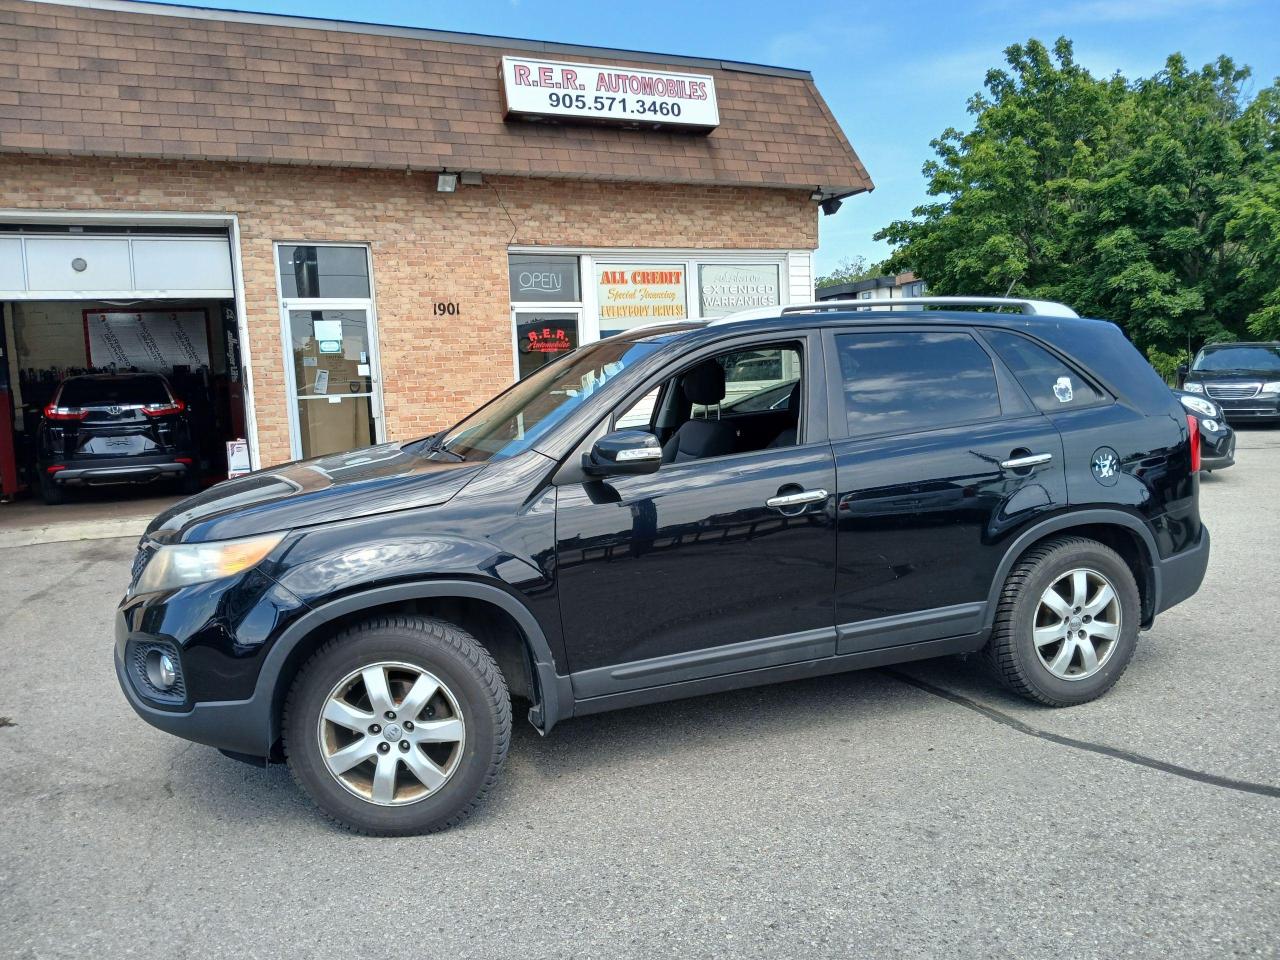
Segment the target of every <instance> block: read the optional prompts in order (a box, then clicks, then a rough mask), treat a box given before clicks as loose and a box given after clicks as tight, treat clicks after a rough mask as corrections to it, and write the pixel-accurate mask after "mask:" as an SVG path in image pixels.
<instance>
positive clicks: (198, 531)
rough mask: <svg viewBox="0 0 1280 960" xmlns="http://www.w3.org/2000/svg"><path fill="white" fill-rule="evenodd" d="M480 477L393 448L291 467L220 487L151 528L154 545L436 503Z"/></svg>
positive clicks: (461, 466) (468, 466) (474, 468)
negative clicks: (156, 542)
mask: <svg viewBox="0 0 1280 960" xmlns="http://www.w3.org/2000/svg"><path fill="white" fill-rule="evenodd" d="M484 469H485V464H484V463H456V462H453V461H446V460H443V459H441V460H436V459H433V458H432V457H430V456H419V455H417V454H413V453H409V452H407V451H405V450H402V449H401V448H400V445H399V444H393V443H388V444H382V445H380V446H376V447H368V448H366V449H364V450H352V451H349V452H347V453H340V454H334V455H331V456H327V457H317V458H315V459H312V460H298V461H295V462H293V463H286V464H283V465H282V466H278V467H271V468H269V469H267V470H259V471H258V472H256V473H251V474H248V475H247V476H244V477H238V478H236V479H235V480H228V481H226V482H224V483H219V484H218V485H216V486H214V487H210V488H209V489H208V490H206V491H205V492H204V493H201V494H198V495H197V496H194V497H189V498H187V499H186V500H183V501H181V502H180V503H176V504H174V505H173V506H172V507H170V508H169V509H168V510H166V511H165V512H164V513H162V514H160V515H159V516H158V517H156V518H155V519H154V520H152V521H151V525H150V526H148V527H147V535H148V536H150V537H151V538H152V539H154V540H156V541H159V542H161V543H176V542H179V541H183V542H191V541H204V540H230V539H233V538H235V537H247V536H252V535H253V534H257V533H270V532H272V531H275V530H289V529H293V528H295V527H307V526H313V525H315V524H320V523H327V522H330V521H333V520H344V519H351V518H354V517H367V516H371V515H373V514H377V513H389V512H391V511H394V510H408V509H411V508H413V507H426V506H432V505H433V504H439V503H444V502H445V501H446V500H448V499H449V498H451V497H452V496H453V495H454V494H456V493H457V492H458V491H459V490H461V489H462V488H463V487H464V486H466V485H467V483H469V482H470V481H471V480H472V479H473V478H474V477H476V476H477V475H478V474H479V473H480V472H482V471H483V470H484Z"/></svg>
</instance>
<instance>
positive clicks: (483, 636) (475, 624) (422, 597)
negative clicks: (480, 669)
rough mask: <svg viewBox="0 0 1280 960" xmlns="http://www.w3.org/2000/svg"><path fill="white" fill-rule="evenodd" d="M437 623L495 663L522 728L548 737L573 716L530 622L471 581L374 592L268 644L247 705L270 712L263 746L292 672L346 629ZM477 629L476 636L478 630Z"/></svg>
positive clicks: (510, 601)
mask: <svg viewBox="0 0 1280 960" xmlns="http://www.w3.org/2000/svg"><path fill="white" fill-rule="evenodd" d="M390 611H396V612H402V613H403V612H411V613H416V614H422V615H429V616H438V617H441V618H442V619H446V620H449V621H450V622H454V623H457V625H458V626H460V627H462V628H464V629H469V630H471V631H472V632H475V633H477V636H476V640H477V641H478V642H479V643H480V644H481V646H484V647H485V648H486V649H487V650H488V651H489V652H490V653H491V654H492V655H493V657H494V659H495V660H496V661H497V663H498V666H499V668H500V669H501V670H502V671H503V674H504V676H506V677H507V678H508V682H509V683H510V685H511V687H512V692H513V693H515V694H517V695H519V696H524V697H527V698H528V699H529V701H530V702H531V703H532V706H531V708H530V710H529V721H530V722H531V723H532V724H533V725H534V727H535V728H537V730H538V731H539V732H540V733H544V734H545V733H547V732H548V731H550V729H551V728H552V727H553V726H554V725H555V724H556V723H557V722H558V721H559V720H562V719H565V718H566V717H567V716H569V715H571V713H572V705H573V700H572V697H571V696H569V697H567V698H566V696H565V691H566V690H567V689H568V687H567V684H568V677H567V676H566V677H564V678H561V677H559V676H558V675H557V673H556V669H555V660H554V658H553V656H552V653H551V646H550V644H549V643H548V642H547V638H546V635H545V634H544V633H543V631H542V628H541V626H539V624H538V621H537V619H536V618H535V617H534V616H533V614H532V613H531V612H530V611H529V609H528V608H527V607H526V606H525V605H524V604H523V603H522V602H521V601H520V600H519V599H517V598H516V597H513V596H512V595H511V594H510V593H509V592H507V591H506V590H504V589H502V588H501V587H498V586H495V585H493V584H489V583H482V582H476V581H470V580H429V581H421V582H417V583H409V584H397V585H394V586H382V587H374V588H370V589H366V590H362V591H360V592H358V593H354V594H350V595H347V596H344V597H341V598H339V599H337V600H333V601H330V602H329V603H325V604H323V605H321V606H318V607H315V608H314V609H312V610H311V611H309V612H308V613H306V614H305V615H303V616H302V617H301V618H299V619H298V621H297V622H295V623H293V624H292V625H290V627H289V628H288V629H287V630H286V631H285V632H284V633H283V634H282V635H281V636H280V637H279V638H278V639H277V640H276V641H275V643H274V644H272V647H271V650H270V651H269V652H268V654H267V658H266V661H265V662H264V663H263V666H262V672H261V674H260V675H259V679H258V684H257V689H256V690H255V693H254V699H256V700H260V701H265V703H266V704H269V714H268V722H269V724H270V731H269V743H270V744H271V745H272V749H273V750H274V749H275V747H276V745H277V744H278V741H279V738H280V717H281V713H282V712H283V708H284V701H285V698H286V697H287V696H288V693H289V687H290V685H291V684H292V682H293V678H294V677H295V676H296V675H297V673H298V670H299V669H300V668H301V667H302V665H303V664H304V663H305V662H306V660H307V658H308V657H310V656H311V654H312V653H314V652H315V651H316V650H317V649H319V647H320V646H321V645H322V644H323V643H324V642H325V641H326V640H327V639H329V638H330V637H332V636H333V635H334V634H335V633H337V632H339V631H341V630H342V629H344V628H345V627H347V626H349V625H350V624H353V623H357V622H359V621H361V620H364V619H367V618H368V617H370V616H372V615H375V614H377V613H379V612H390ZM477 628H480V629H477Z"/></svg>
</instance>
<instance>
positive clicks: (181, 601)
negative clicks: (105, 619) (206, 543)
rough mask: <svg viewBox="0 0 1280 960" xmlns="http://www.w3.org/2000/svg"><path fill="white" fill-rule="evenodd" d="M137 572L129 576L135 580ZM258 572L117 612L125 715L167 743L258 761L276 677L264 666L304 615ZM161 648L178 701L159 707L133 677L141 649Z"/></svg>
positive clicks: (142, 599) (157, 698) (138, 601)
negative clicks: (174, 740) (170, 660)
mask: <svg viewBox="0 0 1280 960" xmlns="http://www.w3.org/2000/svg"><path fill="white" fill-rule="evenodd" d="M137 575H138V572H137V571H135V574H134V576H135V578H136V577H137ZM307 609H308V608H307V606H306V605H305V604H304V603H303V602H302V601H301V600H299V599H298V598H297V597H296V596H294V595H293V594H292V593H290V592H289V591H288V590H286V589H285V588H284V587H282V586H280V585H279V584H278V583H276V582H275V581H274V580H273V579H271V578H270V577H268V576H267V575H266V574H264V573H263V572H261V571H260V570H258V569H256V568H255V569H251V570H248V571H246V572H244V573H242V574H239V575H237V576H235V577H230V578H226V579H221V580H213V581H208V582H205V583H199V584H193V585H191V586H188V587H182V588H179V589H177V590H172V591H168V592H162V593H153V594H143V595H134V596H127V597H126V598H125V599H124V600H123V601H122V602H121V604H120V606H119V607H117V608H116V618H115V654H114V656H115V665H116V679H117V680H118V681H119V683H120V689H121V690H122V691H123V692H124V695H125V698H126V699H127V700H128V701H129V705H130V706H131V707H133V709H134V712H135V713H137V714H138V716H140V717H142V719H143V720H145V721H147V723H149V724H151V725H152V726H153V727H156V728H158V729H160V730H163V731H165V732H166V733H172V734H173V735H174V736H177V737H182V738H183V739H186V740H194V741H195V742H197V743H204V744H208V745H209V746H212V747H218V748H219V749H222V750H227V751H231V752H234V753H241V754H251V755H254V756H259V757H265V756H268V755H269V754H270V751H271V747H272V743H273V741H274V739H275V738H274V728H273V724H272V718H273V715H274V712H275V710H274V708H275V705H274V704H273V698H274V696H275V693H276V691H275V684H274V678H275V674H274V673H268V675H266V676H264V673H263V670H262V664H263V661H264V659H265V656H266V652H267V650H268V648H270V647H271V646H272V644H273V642H274V640H275V638H276V637H277V636H278V635H279V631H280V630H282V629H284V628H285V627H287V626H288V624H290V623H291V622H293V620H294V619H295V618H296V617H297V616H299V615H301V614H302V613H303V612H305V611H306V610H307ZM157 645H161V646H163V647H164V648H165V649H166V651H167V652H168V653H169V654H170V655H171V656H172V657H174V658H176V662H177V671H176V672H177V676H178V677H179V678H180V682H181V696H178V697H175V698H173V699H171V700H168V701H166V699H165V695H164V694H161V693H159V692H158V691H157V690H155V689H150V688H149V683H148V681H147V679H146V678H145V677H144V676H140V675H139V660H138V656H137V654H138V652H139V649H144V650H145V649H146V648H148V647H153V646H157Z"/></svg>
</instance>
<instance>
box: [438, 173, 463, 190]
mask: <svg viewBox="0 0 1280 960" xmlns="http://www.w3.org/2000/svg"><path fill="white" fill-rule="evenodd" d="M457 189H458V175H457V174H456V173H442V174H440V175H439V176H438V177H436V192H438V193H453V192H454V191H455V190H457Z"/></svg>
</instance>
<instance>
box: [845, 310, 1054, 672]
mask: <svg viewBox="0 0 1280 960" xmlns="http://www.w3.org/2000/svg"><path fill="white" fill-rule="evenodd" d="M827 337H828V340H827V345H828V347H827V355H828V380H829V382H831V383H832V384H833V385H834V387H835V389H833V390H832V392H831V393H832V401H833V404H832V410H831V412H830V423H831V430H832V434H833V447H834V450H835V456H836V489H837V503H836V511H837V522H836V523H837V535H836V554H837V568H836V622H837V624H838V628H837V629H838V633H839V639H838V642H837V652H838V653H841V654H845V653H858V652H862V651H866V650H874V649H878V648H882V647H892V646H897V645H901V644H909V643H917V642H921V641H930V640H938V639H942V638H947V637H959V636H967V635H972V634H975V633H977V632H978V631H979V630H980V629H981V627H982V624H983V621H984V616H985V614H986V612H987V609H986V607H987V599H988V592H989V589H990V587H991V583H992V579H993V577H994V576H995V571H996V567H997V565H998V564H999V562H1000V560H1001V558H1002V557H1003V553H1004V550H1005V548H1006V547H1007V545H1008V540H1009V539H1010V537H1011V535H1012V534H1013V533H1014V532H1015V531H1016V530H1018V529H1021V528H1022V527H1023V526H1025V524H1026V523H1027V522H1029V521H1030V520H1033V519H1035V518H1037V517H1039V516H1042V515H1043V514H1045V513H1048V512H1050V511H1052V510H1055V509H1059V508H1061V507H1063V506H1065V504H1066V502H1067V500H1066V485H1065V480H1064V476H1063V466H1062V441H1061V438H1060V436H1059V434H1058V431H1057V430H1056V429H1055V428H1054V425H1053V424H1052V423H1051V422H1050V421H1049V419H1048V418H1047V417H1045V416H1043V415H1042V414H1040V413H1039V412H1038V411H1037V410H1036V409H1035V407H1034V406H1033V405H1032V404H1031V403H1030V402H1029V400H1028V399H1027V397H1026V395H1025V394H1024V393H1023V392H1022V390H1021V388H1020V387H1019V386H1018V384H1017V382H1016V381H1015V380H1014V379H1013V377H1012V376H1011V375H1010V374H1009V372H1008V371H1007V370H1006V369H1005V368H1004V367H1003V365H1002V364H1001V363H1000V362H999V361H998V360H997V359H996V358H995V356H994V355H993V354H992V352H991V351H990V350H989V349H988V348H987V347H986V345H985V344H984V343H983V342H982V341H981V340H980V339H979V338H978V337H976V336H975V335H974V332H973V331H972V330H969V329H966V328H963V327H957V326H954V325H948V326H945V327H943V326H933V327H929V326H919V327H905V326H895V327H892V328H888V327H884V328H871V327H851V328H843V329H839V330H834V331H829V332H828V334H827Z"/></svg>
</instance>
